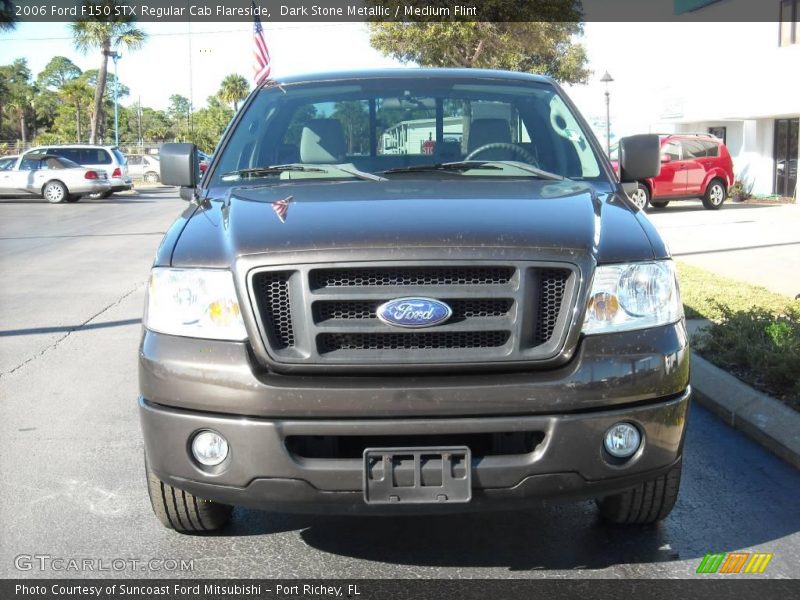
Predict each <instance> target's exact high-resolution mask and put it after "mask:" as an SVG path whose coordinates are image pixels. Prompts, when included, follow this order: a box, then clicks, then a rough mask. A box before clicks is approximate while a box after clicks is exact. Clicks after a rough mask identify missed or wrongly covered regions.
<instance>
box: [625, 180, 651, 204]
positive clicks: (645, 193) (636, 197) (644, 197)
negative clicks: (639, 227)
mask: <svg viewBox="0 0 800 600" xmlns="http://www.w3.org/2000/svg"><path fill="white" fill-rule="evenodd" d="M628 198H630V199H631V202H633V203H634V204H635V205H636V208H638V209H639V210H645V209H646V208H647V207H648V206H649V204H650V190H648V189H647V186H646V185H642V184H641V183H640V184H639V185H638V187H637V188H636V189H635V190H634V191H633V193H631V194H629V195H628Z"/></svg>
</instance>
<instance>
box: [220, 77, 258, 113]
mask: <svg viewBox="0 0 800 600" xmlns="http://www.w3.org/2000/svg"><path fill="white" fill-rule="evenodd" d="M248 93H250V85H249V84H248V83H247V79H245V78H244V77H242V76H241V75H239V74H237V73H231V74H230V75H227V76H226V77H225V79H223V80H222V84H221V85H220V88H219V91H218V92H217V96H219V99H220V100H222V101H223V102H229V103H230V104H233V111H234V112H236V111H237V110H239V102H241V101H242V100H244V99H245V98H247V94H248Z"/></svg>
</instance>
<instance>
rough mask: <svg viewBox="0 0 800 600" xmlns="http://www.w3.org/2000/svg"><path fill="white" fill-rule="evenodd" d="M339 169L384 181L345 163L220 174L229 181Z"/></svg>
mask: <svg viewBox="0 0 800 600" xmlns="http://www.w3.org/2000/svg"><path fill="white" fill-rule="evenodd" d="M336 171H339V172H341V173H345V174H347V175H351V176H352V177H355V178H357V179H362V180H364V181H385V179H384V178H383V177H380V176H379V175H373V174H372V173H366V172H364V171H359V170H358V169H355V168H352V169H351V168H350V167H349V166H347V165H333V164H331V165H303V164H297V163H292V164H287V165H271V166H269V167H253V168H249V169H240V170H238V171H230V172H229V173H225V174H223V175H222V180H223V181H230V180H231V179H233V178H244V177H263V176H265V175H280V174H281V173H330V174H332V175H335V172H336Z"/></svg>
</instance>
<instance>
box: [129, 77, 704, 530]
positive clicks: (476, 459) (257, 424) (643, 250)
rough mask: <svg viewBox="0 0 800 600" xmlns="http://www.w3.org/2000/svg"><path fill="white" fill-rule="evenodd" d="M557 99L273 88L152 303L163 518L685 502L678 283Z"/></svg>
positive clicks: (146, 369)
mask: <svg viewBox="0 0 800 600" xmlns="http://www.w3.org/2000/svg"><path fill="white" fill-rule="evenodd" d="M619 168H620V179H621V180H622V182H623V183H619V182H618V181H617V179H616V176H615V174H614V171H613V170H612V167H611V164H610V163H609V161H608V160H607V158H606V157H604V156H603V154H602V151H601V150H600V147H599V146H598V143H597V140H596V139H595V138H594V136H593V135H592V133H591V132H590V131H589V128H588V127H587V125H586V122H585V121H584V120H583V119H582V117H581V116H580V115H579V114H578V113H577V111H576V109H575V108H574V106H573V105H572V104H571V102H570V101H569V100H568V99H567V98H566V97H565V95H564V93H563V91H562V90H561V89H560V88H559V87H558V86H557V85H556V84H555V83H553V81H551V80H550V79H547V78H544V77H537V76H532V75H527V74H519V73H504V72H494V71H479V70H414V69H409V70H399V71H379V72H369V73H344V74H334V75H321V76H315V77H303V78H296V79H285V80H281V81H279V82H268V83H267V84H265V85H262V86H260V87H259V88H258V89H256V90H255V91H254V92H253V93H252V94H251V95H250V97H249V98H248V100H247V101H246V103H245V105H244V106H243V107H242V109H241V110H240V111H239V113H238V114H237V116H236V117H235V118H234V120H233V121H232V123H231V124H230V126H229V127H228V130H227V131H226V133H225V135H224V137H223V139H222V140H221V141H220V144H219V146H218V148H217V151H216V152H215V155H214V159H213V161H212V163H211V165H210V166H209V168H208V170H207V171H206V173H205V174H204V176H203V177H202V179H201V180H200V179H199V178H198V168H197V151H196V148H195V147H194V146H192V145H190V144H165V145H164V147H163V148H162V151H161V177H162V179H163V181H164V182H165V183H167V184H172V185H180V186H182V191H181V193H182V195H183V196H184V197H185V198H187V199H189V200H191V202H190V204H189V205H188V207H187V209H186V211H185V212H184V213H183V215H182V216H181V217H180V218H179V219H178V220H177V221H176V222H175V223H174V224H173V226H172V227H171V228H170V229H169V231H168V232H167V234H166V236H165V238H164V241H163V242H162V244H161V246H160V248H159V251H158V254H157V257H156V261H155V265H154V267H153V271H152V275H151V279H150V284H149V288H148V295H147V303H146V309H145V317H144V333H143V337H142V342H141V347H140V355H139V368H140V393H141V396H140V400H139V402H140V414H141V420H142V429H143V433H144V441H145V451H146V466H147V477H148V486H149V491H150V497H151V500H152V504H153V508H154V510H155V512H156V514H157V516H158V517H159V518H160V519H161V521H162V522H163V523H164V524H165V525H167V526H169V527H172V528H174V529H177V530H179V531H203V530H212V529H215V528H218V527H220V526H222V525H223V524H224V523H225V522H226V521H227V520H228V518H229V517H230V514H231V507H232V506H234V505H244V506H252V507H258V508H264V509H272V510H289V511H307V512H343V513H365V514H399V513H406V512H428V513H430V512H434V513H435V512H443V511H459V510H473V509H478V508H509V507H526V506H530V505H531V504H532V503H533V502H535V501H537V500H540V499H550V498H587V497H588V498H596V499H597V501H598V506H599V510H600V514H601V515H602V516H603V517H604V518H606V519H607V520H610V521H612V522H615V523H650V522H653V521H657V520H659V519H662V518H664V517H665V516H666V515H667V514H668V513H669V511H670V510H671V509H672V506H673V504H674V503H675V500H676V497H677V494H678V486H679V481H680V473H681V455H682V446H683V440H684V430H685V420H686V414H687V408H688V403H689V393H690V392H689V349H688V341H687V334H686V329H685V323H684V319H683V313H682V307H681V302H680V297H679V293H678V288H677V283H676V277H675V270H674V267H673V263H672V260H671V259H670V256H669V253H668V251H667V249H666V247H665V245H664V243H663V242H662V240H661V238H660V237H659V235H658V233H657V232H656V231H655V230H654V228H653V227H652V225H651V224H650V222H649V221H648V220H647V218H646V217H645V216H644V215H643V214H642V213H641V212H640V211H638V210H637V208H636V207H635V206H634V205H633V204H632V203H631V202H630V200H629V199H628V198H627V197H626V194H625V190H626V189H627V188H628V187H629V186H630V183H628V182H631V183H632V184H633V185H634V186H635V182H636V181H637V180H641V179H645V178H647V177H652V176H654V175H656V174H657V173H658V169H659V144H658V138H657V137H656V136H634V137H631V138H625V139H623V140H621V142H620V156H619Z"/></svg>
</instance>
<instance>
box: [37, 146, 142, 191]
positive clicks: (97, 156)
mask: <svg viewBox="0 0 800 600" xmlns="http://www.w3.org/2000/svg"><path fill="white" fill-rule="evenodd" d="M34 150H35V151H38V152H45V153H47V154H55V155H57V156H63V157H64V158H67V159H69V160H71V161H72V162H74V163H77V164H79V165H82V166H84V167H88V168H90V169H102V170H104V171H106V172H107V173H108V179H109V182H110V183H111V189H110V190H108V191H106V192H102V193H99V194H93V195H92V197H99V198H108V197H109V196H110V195H111V194H113V193H114V192H124V191H126V190H130V189H132V188H133V182H132V181H131V177H130V175H129V174H128V167H127V164H126V163H127V161H126V159H125V155H124V154H123V153H122V151H121V150H120V149H119V148H117V147H116V146H92V145H90V144H69V145H63V146H46V147H41V148H34Z"/></svg>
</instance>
